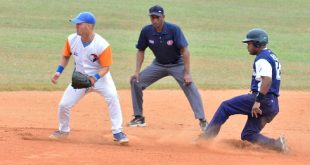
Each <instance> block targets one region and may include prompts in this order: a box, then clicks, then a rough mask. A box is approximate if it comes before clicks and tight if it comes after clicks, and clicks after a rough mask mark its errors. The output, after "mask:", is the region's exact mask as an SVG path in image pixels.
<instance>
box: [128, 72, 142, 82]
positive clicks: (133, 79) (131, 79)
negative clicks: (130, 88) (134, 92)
mask: <svg viewBox="0 0 310 165" xmlns="http://www.w3.org/2000/svg"><path fill="white" fill-rule="evenodd" d="M139 78H140V77H139V74H135V75H133V76H131V77H130V82H131V81H136V82H137V83H138V82H139V81H140V79H139Z"/></svg>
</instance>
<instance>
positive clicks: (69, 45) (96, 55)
mask: <svg viewBox="0 0 310 165" xmlns="http://www.w3.org/2000/svg"><path fill="white" fill-rule="evenodd" d="M63 55H64V56H65V57H70V56H71V55H73V57H74V60H75V70H76V71H78V72H81V73H83V74H87V75H89V76H93V75H94V74H96V73H98V70H99V69H100V68H102V67H107V66H110V65H111V64H112V49H111V46H110V44H109V43H108V42H107V41H106V40H105V39H104V38H102V37H101V36H100V35H98V34H96V33H95V37H94V39H93V40H92V42H91V43H90V44H89V45H87V46H86V47H84V45H83V43H82V40H81V36H79V35H77V34H76V33H74V34H71V35H69V37H68V39H67V41H66V43H65V47H64V50H63Z"/></svg>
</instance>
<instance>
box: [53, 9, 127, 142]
mask: <svg viewBox="0 0 310 165" xmlns="http://www.w3.org/2000/svg"><path fill="white" fill-rule="evenodd" d="M70 21H71V22H72V23H74V24H76V33H74V34H71V35H70V36H69V37H68V39H67V41H66V43H65V47H64V52H63V56H61V59H60V65H59V66H58V68H57V70H56V72H55V74H54V75H53V77H52V79H51V81H52V82H53V83H54V84H56V83H57V80H58V78H59V77H60V76H61V73H62V71H63V70H64V68H65V67H66V66H67V64H68V62H69V59H70V57H71V56H72V55H73V58H74V61H75V71H77V72H80V73H83V74H85V75H87V76H89V80H90V82H91V84H92V87H91V88H82V89H74V88H73V87H72V86H71V84H69V85H68V87H67V89H66V91H65V93H64V95H63V96H62V98H61V101H60V103H59V107H58V118H59V129H58V130H57V131H55V132H54V133H53V134H52V135H50V138H51V139H60V138H64V137H67V136H68V135H69V132H70V111H71V109H72V107H73V106H74V105H75V104H77V102H78V101H79V100H80V99H81V98H82V97H83V96H84V95H86V94H87V93H89V92H92V91H95V92H97V93H99V94H100V95H101V96H103V97H104V98H105V100H106V102H107V103H108V109H109V115H110V119H111V123H112V133H113V137H114V140H115V141H119V142H120V143H127V142H128V138H127V136H126V135H125V134H124V133H123V132H122V112H121V107H120V103H119V98H118V95H117V92H116V87H115V85H114V82H113V79H112V77H111V75H110V72H109V66H110V65H111V64H112V51H111V46H110V45H109V43H108V42H107V41H106V40H105V39H104V38H102V37H101V36H100V35H98V34H96V33H95V32H94V26H95V24H96V18H95V16H94V15H93V14H92V13H90V12H82V13H80V14H79V15H78V16H77V17H76V18H74V19H71V20H70Z"/></svg>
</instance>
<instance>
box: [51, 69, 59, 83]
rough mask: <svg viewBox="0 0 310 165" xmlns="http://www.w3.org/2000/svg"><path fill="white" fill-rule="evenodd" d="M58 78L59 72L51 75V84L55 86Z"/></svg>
mask: <svg viewBox="0 0 310 165" xmlns="http://www.w3.org/2000/svg"><path fill="white" fill-rule="evenodd" d="M59 77H60V73H59V72H55V74H54V75H53V77H52V79H51V81H52V83H53V84H57V80H58V78H59Z"/></svg>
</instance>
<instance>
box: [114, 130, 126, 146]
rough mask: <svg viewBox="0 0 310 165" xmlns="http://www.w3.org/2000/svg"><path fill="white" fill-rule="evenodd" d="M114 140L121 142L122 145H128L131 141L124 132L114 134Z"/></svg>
mask: <svg viewBox="0 0 310 165" xmlns="http://www.w3.org/2000/svg"><path fill="white" fill-rule="evenodd" d="M113 138H114V141H116V142H119V143H120V144H127V143H128V142H129V139H128V138H127V136H126V134H124V133H123V132H119V133H116V134H113Z"/></svg>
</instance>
